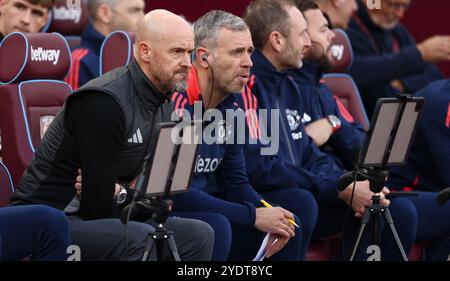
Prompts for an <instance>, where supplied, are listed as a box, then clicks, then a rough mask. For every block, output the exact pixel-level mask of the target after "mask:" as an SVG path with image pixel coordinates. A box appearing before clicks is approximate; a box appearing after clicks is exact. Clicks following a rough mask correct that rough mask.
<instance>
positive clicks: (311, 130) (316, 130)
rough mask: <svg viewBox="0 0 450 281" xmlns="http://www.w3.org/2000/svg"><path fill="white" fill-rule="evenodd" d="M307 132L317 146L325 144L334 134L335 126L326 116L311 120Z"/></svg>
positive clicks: (306, 128)
mask: <svg viewBox="0 0 450 281" xmlns="http://www.w3.org/2000/svg"><path fill="white" fill-rule="evenodd" d="M305 130H306V133H307V134H308V136H309V137H310V138H312V139H313V140H314V143H315V144H316V145H317V146H319V147H320V146H322V145H324V144H325V143H326V142H327V141H328V139H329V138H330V137H331V135H332V134H333V127H332V126H331V124H330V122H328V120H327V119H326V118H322V119H319V120H316V121H314V122H311V123H309V124H308V126H306V127H305Z"/></svg>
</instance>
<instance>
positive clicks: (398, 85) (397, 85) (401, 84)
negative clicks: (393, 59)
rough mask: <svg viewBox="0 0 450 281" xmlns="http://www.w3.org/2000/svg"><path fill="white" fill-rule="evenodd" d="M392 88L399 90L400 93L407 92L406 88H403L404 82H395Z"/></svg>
mask: <svg viewBox="0 0 450 281" xmlns="http://www.w3.org/2000/svg"><path fill="white" fill-rule="evenodd" d="M391 86H392V88H394V89H397V90H398V91H399V92H400V93H404V92H405V87H404V86H403V83H402V81H400V80H398V79H397V80H394V81H392V82H391Z"/></svg>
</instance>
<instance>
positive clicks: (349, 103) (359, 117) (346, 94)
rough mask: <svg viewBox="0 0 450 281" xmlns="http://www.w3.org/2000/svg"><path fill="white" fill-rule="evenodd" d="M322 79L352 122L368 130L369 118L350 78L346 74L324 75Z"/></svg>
mask: <svg viewBox="0 0 450 281" xmlns="http://www.w3.org/2000/svg"><path fill="white" fill-rule="evenodd" d="M323 79H324V80H325V83H326V84H327V85H328V87H330V89H331V92H332V93H333V95H334V96H336V97H337V98H338V99H339V102H340V103H341V104H342V105H343V106H344V107H345V109H346V110H347V111H348V112H349V113H350V114H351V116H352V117H353V118H354V121H356V122H358V123H359V124H361V125H362V126H363V128H364V129H366V130H367V129H368V128H369V118H368V117H367V113H366V110H365V109H364V105H363V103H362V100H361V96H360V94H359V91H358V88H357V87H356V84H355V82H354V81H353V79H352V77H350V76H349V75H347V74H326V75H324V77H323ZM338 105H339V104H338ZM341 112H342V110H341ZM343 115H344V114H343ZM344 116H345V115H344Z"/></svg>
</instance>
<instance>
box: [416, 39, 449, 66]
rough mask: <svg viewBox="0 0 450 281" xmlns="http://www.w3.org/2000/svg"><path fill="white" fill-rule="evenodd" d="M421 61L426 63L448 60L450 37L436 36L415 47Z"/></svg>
mask: <svg viewBox="0 0 450 281" xmlns="http://www.w3.org/2000/svg"><path fill="white" fill-rule="evenodd" d="M417 49H419V51H420V54H421V55H422V59H423V60H424V61H426V62H440V61H449V60H450V36H440V35H436V36H433V37H430V38H428V39H426V40H425V41H423V42H422V43H420V44H418V45H417Z"/></svg>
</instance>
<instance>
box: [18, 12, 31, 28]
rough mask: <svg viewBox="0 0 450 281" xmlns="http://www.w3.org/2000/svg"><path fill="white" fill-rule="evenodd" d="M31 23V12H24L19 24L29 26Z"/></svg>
mask: <svg viewBox="0 0 450 281" xmlns="http://www.w3.org/2000/svg"><path fill="white" fill-rule="evenodd" d="M30 22H31V10H28V9H27V10H26V11H24V12H23V14H22V15H21V16H20V23H21V24H23V25H29V24H30Z"/></svg>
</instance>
